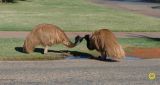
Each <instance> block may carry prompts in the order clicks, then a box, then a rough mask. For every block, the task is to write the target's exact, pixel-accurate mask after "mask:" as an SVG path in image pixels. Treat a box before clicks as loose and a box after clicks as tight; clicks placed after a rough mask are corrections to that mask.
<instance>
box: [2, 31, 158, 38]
mask: <svg viewBox="0 0 160 85" xmlns="http://www.w3.org/2000/svg"><path fill="white" fill-rule="evenodd" d="M28 33H29V32H25V31H18V32H16V31H0V38H25V37H26V36H27V34H28ZM90 33H91V32H66V34H67V36H68V37H72V36H76V35H80V36H84V35H85V34H90ZM114 34H115V35H116V36H117V37H118V38H134V37H151V38H160V32H114Z"/></svg>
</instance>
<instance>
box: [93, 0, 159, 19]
mask: <svg viewBox="0 0 160 85" xmlns="http://www.w3.org/2000/svg"><path fill="white" fill-rule="evenodd" d="M90 1H91V2H94V3H97V4H100V5H103V6H106V7H111V8H115V9H121V10H127V11H131V12H134V13H139V14H143V15H146V16H152V17H158V18H160V4H159V3H147V2H134V1H136V0H130V1H132V2H129V0H128V2H127V0H126V1H120V0H90ZM137 1H138V0H137Z"/></svg>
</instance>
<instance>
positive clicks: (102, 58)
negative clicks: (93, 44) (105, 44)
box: [98, 56, 107, 61]
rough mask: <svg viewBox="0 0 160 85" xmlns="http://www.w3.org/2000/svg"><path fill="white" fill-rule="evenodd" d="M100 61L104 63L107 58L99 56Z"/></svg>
mask: <svg viewBox="0 0 160 85" xmlns="http://www.w3.org/2000/svg"><path fill="white" fill-rule="evenodd" d="M98 59H100V60H102V61H105V60H107V59H106V57H102V56H98Z"/></svg>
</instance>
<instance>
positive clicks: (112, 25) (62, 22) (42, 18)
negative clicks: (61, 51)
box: [0, 0, 160, 31]
mask: <svg viewBox="0 0 160 85" xmlns="http://www.w3.org/2000/svg"><path fill="white" fill-rule="evenodd" d="M40 23H51V24H56V25H58V26H60V27H61V28H62V29H64V30H65V31H94V30H96V29H98V28H100V27H107V28H109V29H111V30H112V31H160V19H159V18H153V17H147V16H144V15H139V14H134V13H131V12H127V11H122V10H115V9H111V8H106V7H102V6H99V5H96V4H93V3H91V2H89V1H88V0H26V1H18V2H17V3H10V4H0V30H1V31H2V30H5V31H29V30H31V29H32V28H33V27H34V26H35V25H37V24H40Z"/></svg>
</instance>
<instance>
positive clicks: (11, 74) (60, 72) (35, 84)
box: [0, 59, 160, 85]
mask: <svg viewBox="0 0 160 85" xmlns="http://www.w3.org/2000/svg"><path fill="white" fill-rule="evenodd" d="M159 68H160V60H159V59H149V60H130V61H129V60H128V61H122V62H103V61H97V60H89V59H85V60H84V59H79V60H55V61H0V84H1V85H159V83H160V69H159ZM150 72H154V73H155V74H156V78H155V80H150V79H149V78H148V74H149V73H150Z"/></svg>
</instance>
